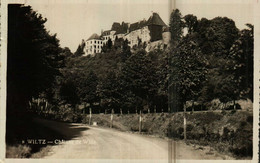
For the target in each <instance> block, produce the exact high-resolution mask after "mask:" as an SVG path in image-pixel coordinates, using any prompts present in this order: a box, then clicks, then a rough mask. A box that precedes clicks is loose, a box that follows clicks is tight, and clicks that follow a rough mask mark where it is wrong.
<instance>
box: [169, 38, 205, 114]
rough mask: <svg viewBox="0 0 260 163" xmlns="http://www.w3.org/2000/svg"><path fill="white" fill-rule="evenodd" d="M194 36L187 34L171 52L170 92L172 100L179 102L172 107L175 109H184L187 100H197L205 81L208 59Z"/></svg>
mask: <svg viewBox="0 0 260 163" xmlns="http://www.w3.org/2000/svg"><path fill="white" fill-rule="evenodd" d="M194 38H196V35H193V34H191V35H187V36H185V37H184V38H183V39H182V41H181V42H180V43H179V45H178V46H177V47H176V48H175V49H174V50H172V52H171V54H170V71H169V89H170V92H169V94H172V95H171V96H170V97H171V98H173V99H172V100H170V101H171V102H174V103H177V104H178V105H177V106H175V107H176V108H172V109H173V110H175V111H176V109H177V110H182V109H183V108H182V107H183V106H184V103H185V102H186V101H188V100H197V98H198V96H199V94H200V90H201V88H202V84H203V81H205V75H206V73H207V69H206V67H205V63H206V60H205V57H204V55H203V54H202V52H201V50H200V48H199V47H198V43H197V42H195V40H194ZM180 107H181V108H180Z"/></svg>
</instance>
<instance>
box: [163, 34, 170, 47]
mask: <svg viewBox="0 0 260 163" xmlns="http://www.w3.org/2000/svg"><path fill="white" fill-rule="evenodd" d="M162 38H163V43H164V44H166V45H168V44H169V43H170V41H171V32H163V33H162Z"/></svg>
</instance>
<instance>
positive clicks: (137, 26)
mask: <svg viewBox="0 0 260 163" xmlns="http://www.w3.org/2000/svg"><path fill="white" fill-rule="evenodd" d="M146 25H147V22H146V20H142V21H139V22H136V23H133V24H130V27H129V32H132V31H134V30H137V29H140V28H143V27H144V26H146Z"/></svg>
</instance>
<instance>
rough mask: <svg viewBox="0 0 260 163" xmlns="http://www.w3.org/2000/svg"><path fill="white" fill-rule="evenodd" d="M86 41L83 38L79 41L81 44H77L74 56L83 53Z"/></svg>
mask: <svg viewBox="0 0 260 163" xmlns="http://www.w3.org/2000/svg"><path fill="white" fill-rule="evenodd" d="M85 46H86V43H85V41H84V40H82V41H81V44H79V46H78V48H77V50H76V51H75V53H74V56H76V57H78V56H82V55H84V54H85V52H84V49H85Z"/></svg>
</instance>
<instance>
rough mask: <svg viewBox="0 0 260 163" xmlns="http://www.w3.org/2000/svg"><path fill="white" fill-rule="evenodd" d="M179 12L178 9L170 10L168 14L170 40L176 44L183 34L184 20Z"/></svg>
mask: <svg viewBox="0 0 260 163" xmlns="http://www.w3.org/2000/svg"><path fill="white" fill-rule="evenodd" d="M182 19H183V18H182V15H181V12H180V11H179V10H178V9H175V10H173V11H172V13H171V15H170V24H169V25H170V32H171V41H172V43H173V45H176V44H177V43H178V42H179V41H180V40H181V38H182V36H183V28H184V25H185V24H184V22H183V20H182Z"/></svg>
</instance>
